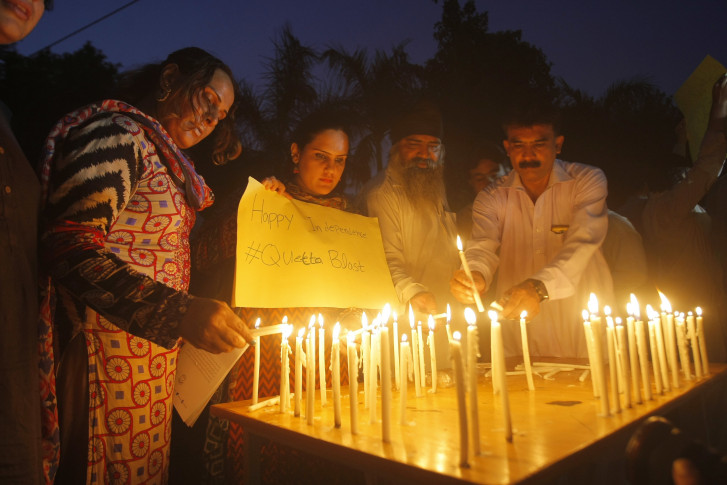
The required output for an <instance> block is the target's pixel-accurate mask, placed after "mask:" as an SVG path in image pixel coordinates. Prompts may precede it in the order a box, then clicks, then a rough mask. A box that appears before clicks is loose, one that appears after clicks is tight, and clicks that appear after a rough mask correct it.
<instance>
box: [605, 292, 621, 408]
mask: <svg viewBox="0 0 727 485" xmlns="http://www.w3.org/2000/svg"><path fill="white" fill-rule="evenodd" d="M603 313H604V314H605V315H606V348H607V350H608V371H609V374H610V376H611V394H613V398H614V410H615V412H617V413H619V412H621V398H620V397H619V395H618V382H619V379H618V363H617V359H616V342H615V335H614V332H615V331H614V328H613V318H611V308H610V307H609V306H608V305H606V306H605V307H604V308H603Z"/></svg>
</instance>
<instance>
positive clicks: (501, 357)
mask: <svg viewBox="0 0 727 485" xmlns="http://www.w3.org/2000/svg"><path fill="white" fill-rule="evenodd" d="M489 315H490V320H491V321H492V328H493V332H492V335H493V337H494V338H495V348H496V349H497V354H496V358H497V375H494V374H493V378H496V379H497V380H498V382H499V383H500V385H499V387H500V403H501V406H502V413H503V421H504V424H505V439H506V440H507V441H509V442H512V419H511V417H510V398H509V396H508V392H507V381H506V380H505V379H506V378H505V370H506V369H505V349H504V347H503V343H502V327H501V326H500V322H498V321H497V312H495V311H492V310H490V311H489Z"/></svg>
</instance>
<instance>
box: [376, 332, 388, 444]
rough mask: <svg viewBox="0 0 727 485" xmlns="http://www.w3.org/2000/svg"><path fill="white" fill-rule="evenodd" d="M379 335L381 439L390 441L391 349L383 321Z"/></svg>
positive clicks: (386, 441) (385, 441)
mask: <svg viewBox="0 0 727 485" xmlns="http://www.w3.org/2000/svg"><path fill="white" fill-rule="evenodd" d="M379 333H380V336H381V439H382V440H383V441H384V443H388V442H390V441H391V350H390V349H389V327H387V326H386V324H385V323H384V324H383V325H382V326H381V329H380V330H379Z"/></svg>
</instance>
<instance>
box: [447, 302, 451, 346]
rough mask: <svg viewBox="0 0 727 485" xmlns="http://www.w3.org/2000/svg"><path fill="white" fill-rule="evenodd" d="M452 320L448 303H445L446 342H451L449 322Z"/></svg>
mask: <svg viewBox="0 0 727 485" xmlns="http://www.w3.org/2000/svg"><path fill="white" fill-rule="evenodd" d="M451 320H452V310H451V309H450V308H449V303H447V324H446V329H447V342H449V341H450V340H452V329H451V328H450V327H449V322H450V321H451Z"/></svg>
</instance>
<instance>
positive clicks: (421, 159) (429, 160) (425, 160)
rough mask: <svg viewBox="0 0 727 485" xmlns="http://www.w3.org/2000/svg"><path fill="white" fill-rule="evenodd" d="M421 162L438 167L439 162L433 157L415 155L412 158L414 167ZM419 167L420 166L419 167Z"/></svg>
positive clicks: (431, 166)
mask: <svg viewBox="0 0 727 485" xmlns="http://www.w3.org/2000/svg"><path fill="white" fill-rule="evenodd" d="M420 163H426V164H427V168H429V169H431V168H437V162H435V161H434V159H433V158H424V157H414V158H412V159H411V165H410V166H412V167H416V166H417V165H419V164H420ZM417 168H419V167H417Z"/></svg>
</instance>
